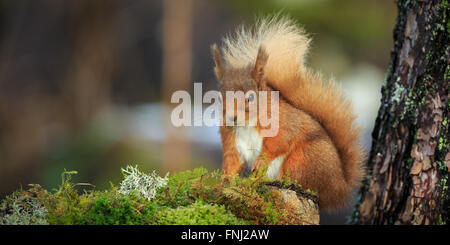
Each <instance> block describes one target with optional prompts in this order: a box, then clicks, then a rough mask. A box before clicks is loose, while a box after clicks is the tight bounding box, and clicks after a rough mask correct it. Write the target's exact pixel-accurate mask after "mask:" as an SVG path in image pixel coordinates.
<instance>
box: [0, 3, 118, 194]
mask: <svg viewBox="0 0 450 245" xmlns="http://www.w3.org/2000/svg"><path fill="white" fill-rule="evenodd" d="M13 5H14V4H13ZM117 5H118V2H117V1H110V0H99V1H90V0H83V1H48V0H47V1H39V2H34V1H20V2H19V1H18V3H17V4H15V5H14V8H12V7H11V9H14V10H15V11H16V12H15V13H16V15H15V16H13V17H12V18H14V19H13V20H14V21H11V20H9V21H11V22H12V24H13V25H12V26H11V27H10V28H9V29H8V32H7V31H5V33H4V34H5V36H6V37H5V41H4V43H3V46H2V47H1V48H2V50H1V51H3V52H0V194H2V193H8V192H11V191H12V190H14V189H16V188H17V187H18V185H19V184H21V183H22V184H23V185H26V184H27V183H29V182H30V179H31V178H32V176H33V174H35V173H36V169H38V168H41V167H42V165H39V164H38V163H40V161H42V158H43V156H45V154H46V153H48V152H46V151H48V150H49V146H51V144H55V142H58V139H59V138H56V137H64V136H65V135H71V134H73V133H74V132H77V131H78V130H79V129H81V128H82V127H85V126H86V122H88V121H89V120H90V119H92V117H93V116H94V115H95V114H96V112H98V111H99V110H100V109H102V108H103V107H105V106H107V105H109V98H110V84H111V80H112V77H113V70H114V64H115V53H114V50H115V48H114V42H115V40H116V38H115V37H114V36H113V35H114V32H113V25H112V24H113V23H114V16H115V11H117ZM62 20H64V21H62ZM56 21H60V22H59V23H55V22H56ZM61 22H62V23H61ZM61 27H62V28H61ZM59 28H61V29H63V30H65V32H64V33H63V37H61V36H58V34H60V33H56V34H55V33H53V32H54V31H58V30H60V29H59ZM57 38H60V39H57ZM65 38H67V39H65ZM54 39H56V44H59V43H58V42H65V43H63V44H64V45H67V47H66V48H67V50H68V51H66V52H67V59H68V62H67V65H66V63H65V58H66V56H65V54H62V55H61V56H57V55H54V54H53V53H54V52H61V51H65V49H58V47H56V48H54V47H53V46H58V45H55V40H54ZM72 39H73V40H72ZM52 41H53V43H52ZM72 45H73V46H72ZM42 52H44V55H47V54H48V55H49V56H51V57H52V58H53V59H55V57H59V58H60V61H59V62H60V63H62V64H60V63H57V64H55V66H54V67H51V70H48V71H47V74H44V76H42V74H41V73H39V72H41V71H42V70H45V68H47V67H46V66H41V64H39V62H40V61H41V60H39V59H42ZM44 59H45V58H44ZM46 62H47V63H48V61H47V60H44V61H42V63H46ZM48 64H52V63H48ZM55 74H58V75H55ZM59 74H61V76H59ZM50 75H55V76H54V77H52V76H50ZM55 131H57V132H56V133H55ZM18 179H20V181H21V183H18V182H17V180H18ZM7 188H10V189H7Z"/></svg>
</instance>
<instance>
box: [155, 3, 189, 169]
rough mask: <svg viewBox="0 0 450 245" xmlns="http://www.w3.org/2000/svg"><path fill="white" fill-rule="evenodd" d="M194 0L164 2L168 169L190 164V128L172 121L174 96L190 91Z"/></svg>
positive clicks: (164, 153) (165, 160)
mask: <svg viewBox="0 0 450 245" xmlns="http://www.w3.org/2000/svg"><path fill="white" fill-rule="evenodd" d="M192 22H193V1H192V0H167V1H163V21H162V32H163V33H162V37H163V38H162V49H163V66H162V69H163V71H162V97H163V98H162V101H163V104H162V105H163V106H165V107H164V108H162V115H161V118H162V120H163V126H164V129H165V133H166V138H165V141H164V142H163V150H162V164H163V166H162V167H163V169H164V170H165V171H171V172H173V171H179V170H185V169H188V168H189V167H190V162H191V154H190V152H191V151H190V142H189V138H188V136H187V134H188V132H187V130H186V128H184V127H179V128H176V127H174V126H173V124H172V123H171V121H170V115H171V109H172V108H173V105H171V104H170V98H171V97H172V94H173V92H175V91H177V90H184V91H189V90H190V88H191V86H192V82H191V70H192Z"/></svg>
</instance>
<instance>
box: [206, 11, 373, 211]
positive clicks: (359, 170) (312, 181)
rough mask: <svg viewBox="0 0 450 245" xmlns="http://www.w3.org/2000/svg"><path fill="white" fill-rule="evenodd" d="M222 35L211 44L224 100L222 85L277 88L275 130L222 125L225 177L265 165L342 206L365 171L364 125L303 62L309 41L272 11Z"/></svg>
mask: <svg viewBox="0 0 450 245" xmlns="http://www.w3.org/2000/svg"><path fill="white" fill-rule="evenodd" d="M222 41H223V45H222V47H221V50H219V48H218V46H217V45H216V44H213V45H212V46H211V52H212V57H213V60H214V63H215V74H216V77H217V80H218V82H219V87H220V91H221V93H222V97H223V98H225V96H223V95H224V94H225V92H226V91H243V92H247V91H248V90H250V89H257V90H258V91H279V107H278V110H279V129H278V133H277V135H275V136H273V137H262V136H261V134H260V132H261V131H260V130H261V128H262V127H261V125H260V124H259V123H257V124H256V126H252V127H250V126H220V129H219V132H220V135H221V140H222V147H223V163H222V171H223V173H224V175H225V176H233V175H239V174H242V173H243V172H244V170H245V169H251V170H252V171H257V170H258V169H261V168H262V167H264V166H268V170H267V175H268V176H269V177H271V178H274V179H282V178H284V177H285V176H288V177H289V178H290V179H291V180H295V181H297V183H298V184H300V185H301V186H302V187H303V188H306V189H310V190H313V191H315V192H316V193H317V194H318V200H319V201H318V204H319V208H320V209H321V210H336V209H340V208H344V207H346V206H347V204H348V201H349V199H350V196H351V192H352V189H353V188H354V187H357V186H358V185H359V184H360V181H361V180H362V178H363V176H364V167H363V161H364V158H365V156H364V155H365V153H364V150H363V147H362V146H361V145H360V144H359V142H358V138H359V135H360V132H361V128H359V127H357V126H356V124H355V118H356V116H355V114H354V112H353V109H352V105H351V101H350V100H349V99H347V98H346V97H345V96H344V95H343V93H342V92H341V91H340V90H339V89H338V87H337V86H336V84H335V82H334V81H325V79H324V78H322V76H321V75H320V74H318V73H315V72H313V71H311V70H310V69H309V68H307V67H306V66H305V64H304V58H305V55H306V54H307V52H308V47H309V44H310V41H311V39H310V38H309V37H308V35H307V34H306V33H305V31H304V30H303V29H302V28H300V27H299V26H298V25H297V23H296V22H295V21H294V20H292V19H291V18H289V17H280V16H279V15H275V16H270V17H266V18H261V19H259V20H257V22H256V24H255V25H254V26H252V27H245V26H241V27H240V28H238V29H237V30H236V32H235V33H234V35H229V36H226V37H225V38H224V39H223V40H222ZM256 95H257V96H258V92H257V94H256ZM252 99H253V98H252ZM248 102H249V101H248V98H247V101H246V103H248ZM223 103H225V101H223ZM245 108H246V120H247V116H248V110H247V109H248V107H247V106H246V107H245ZM229 114H230V112H228V111H226V110H224V113H223V115H222V116H223V117H226V116H227V115H229Z"/></svg>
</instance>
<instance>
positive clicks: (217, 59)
mask: <svg viewBox="0 0 450 245" xmlns="http://www.w3.org/2000/svg"><path fill="white" fill-rule="evenodd" d="M211 54H212V57H213V59H214V63H215V64H216V67H215V71H216V76H217V79H218V80H219V82H220V79H222V76H223V72H224V67H223V62H222V55H221V54H220V51H219V48H218V47H217V45H216V44H213V45H211Z"/></svg>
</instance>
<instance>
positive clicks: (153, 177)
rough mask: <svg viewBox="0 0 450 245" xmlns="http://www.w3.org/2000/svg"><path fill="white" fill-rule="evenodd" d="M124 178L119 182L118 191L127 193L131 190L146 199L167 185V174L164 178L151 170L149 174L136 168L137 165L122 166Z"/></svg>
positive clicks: (149, 198)
mask: <svg viewBox="0 0 450 245" xmlns="http://www.w3.org/2000/svg"><path fill="white" fill-rule="evenodd" d="M122 173H123V175H124V180H123V181H122V183H121V184H120V188H119V193H121V194H124V195H127V194H129V193H130V192H131V191H136V192H137V194H139V195H140V196H142V197H144V198H145V199H147V200H151V199H153V198H155V196H156V193H157V190H158V189H159V188H161V187H164V186H166V185H167V182H168V180H169V178H168V175H169V174H167V175H166V176H165V177H164V178H163V177H160V176H159V175H158V174H156V172H155V171H153V172H152V173H151V174H145V173H142V172H140V171H139V170H138V167H137V166H135V167H133V166H127V167H126V168H125V169H123V168H122Z"/></svg>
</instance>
